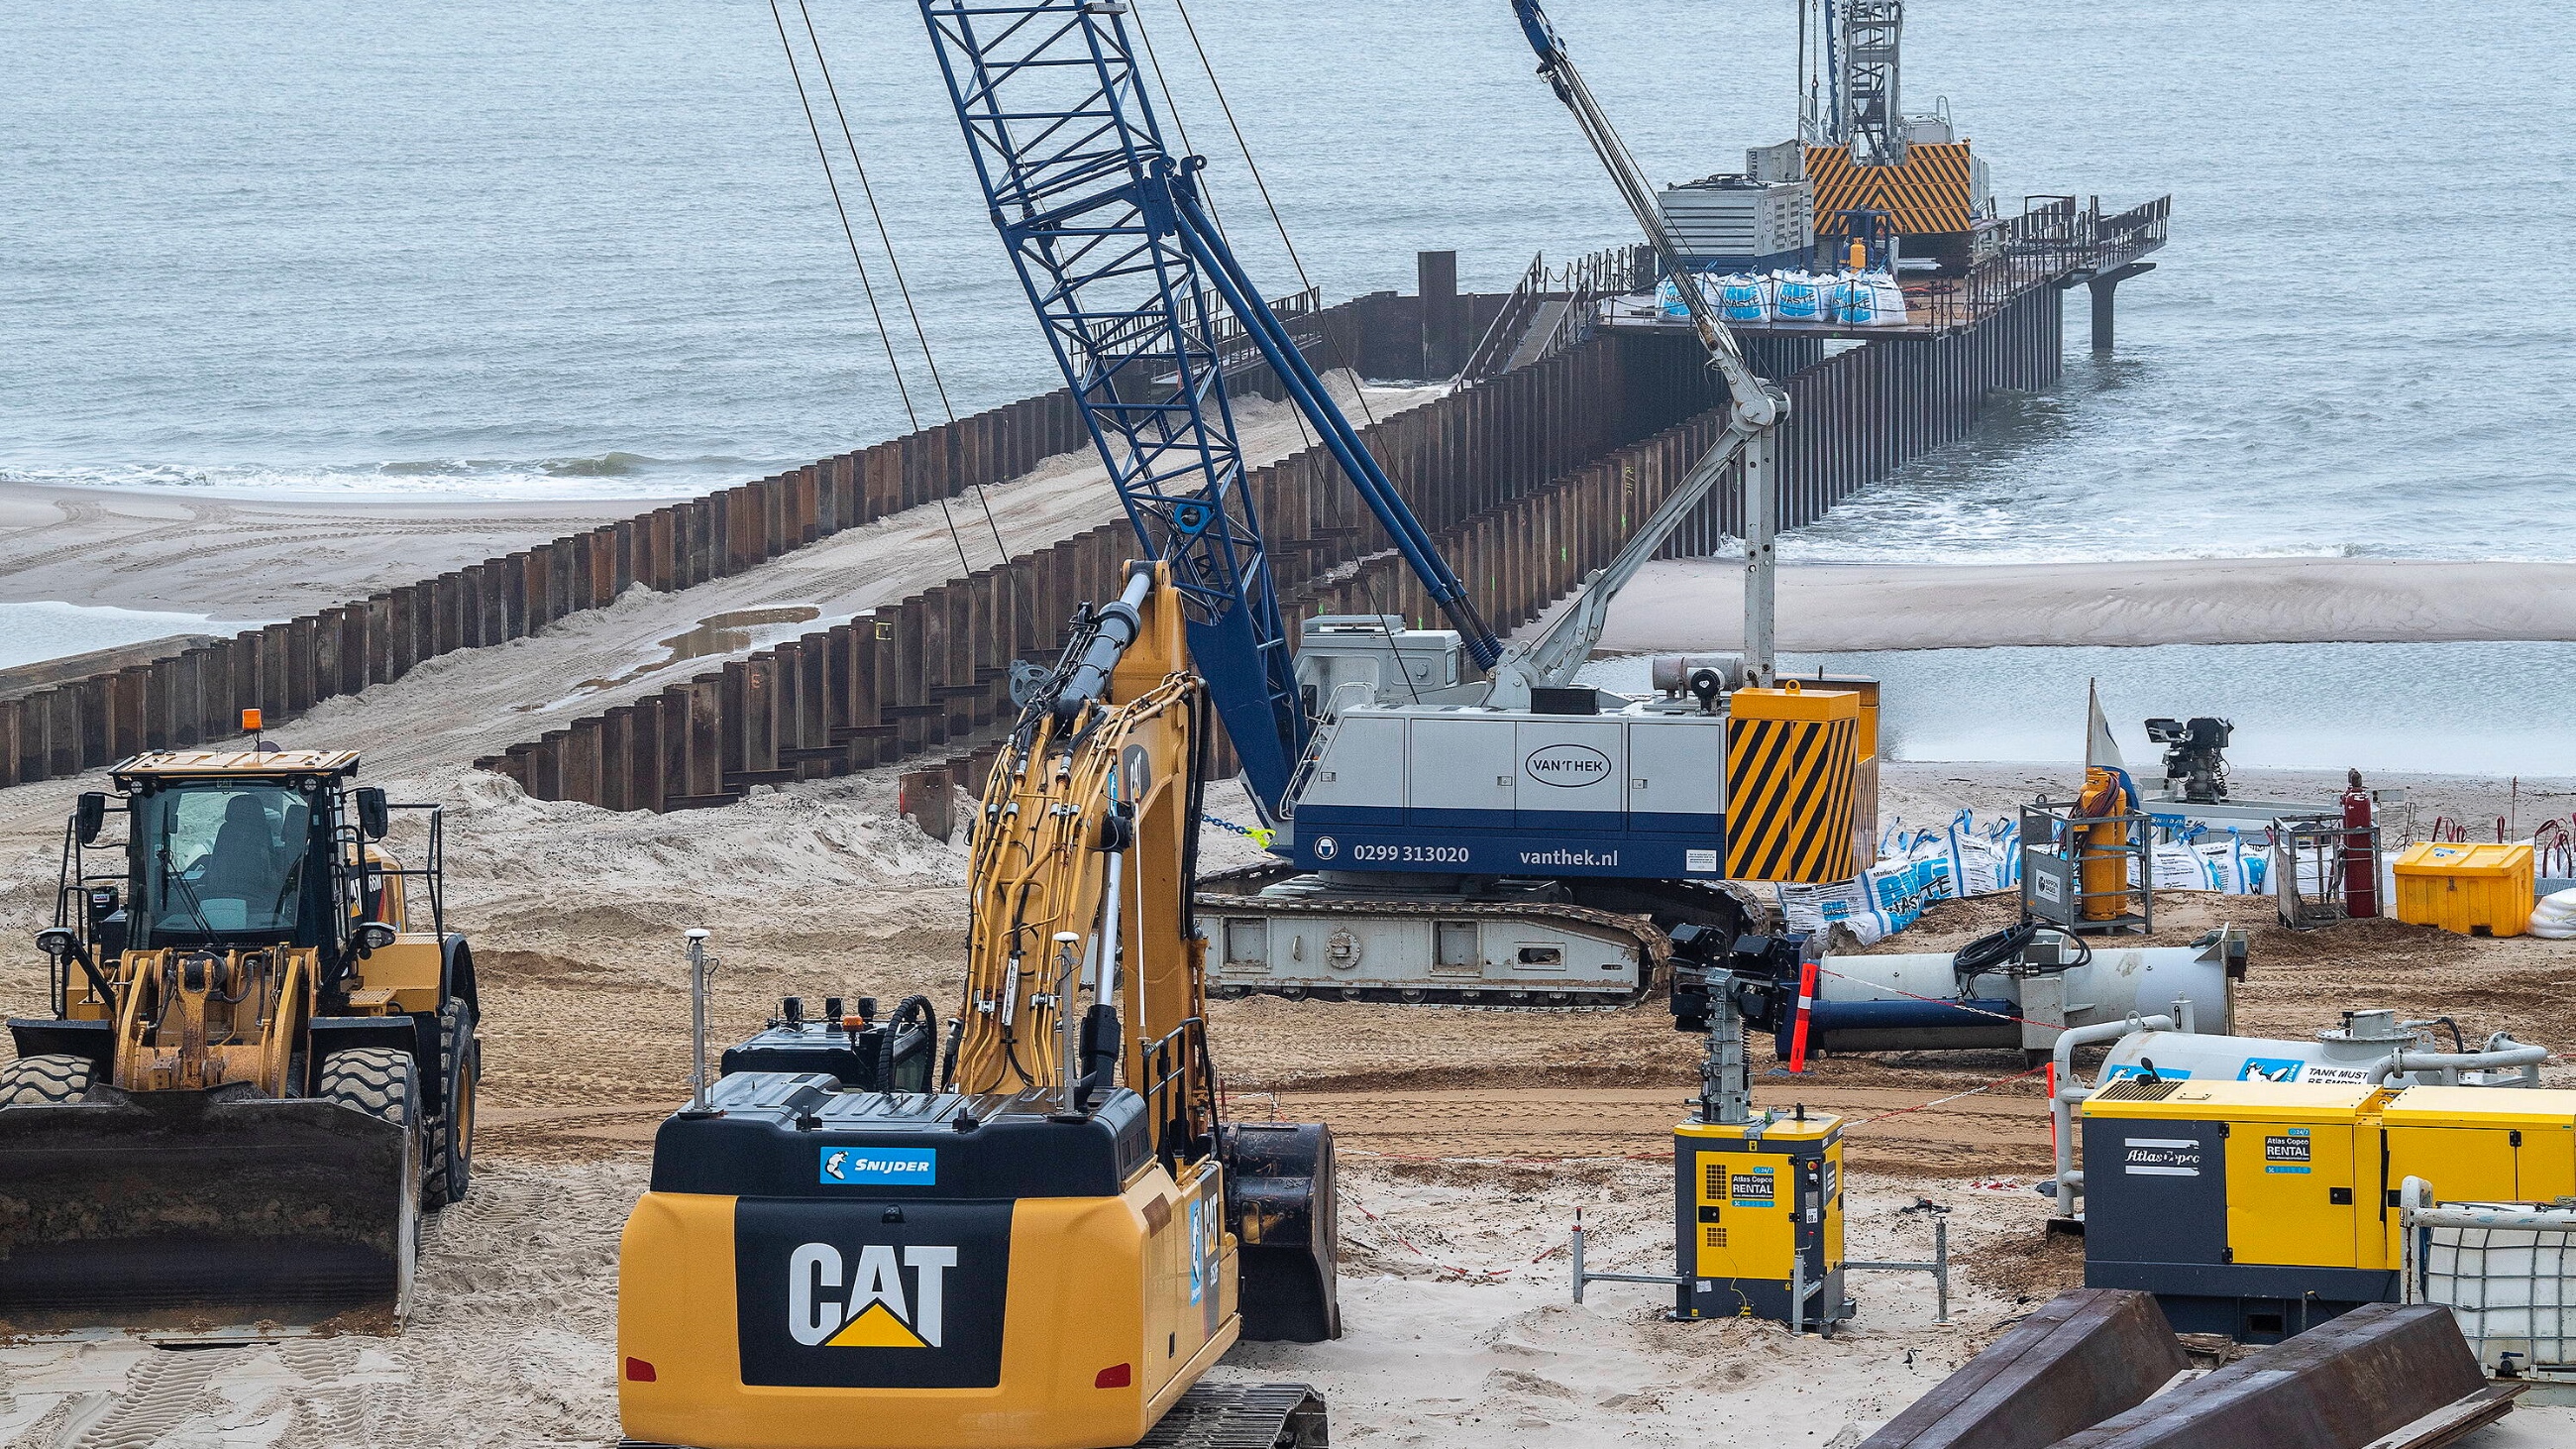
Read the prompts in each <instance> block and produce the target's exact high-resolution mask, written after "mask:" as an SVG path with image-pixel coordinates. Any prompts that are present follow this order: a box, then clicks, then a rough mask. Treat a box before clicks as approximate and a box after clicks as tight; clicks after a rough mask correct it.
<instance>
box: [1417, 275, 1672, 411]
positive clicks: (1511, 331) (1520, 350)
mask: <svg viewBox="0 0 2576 1449" xmlns="http://www.w3.org/2000/svg"><path fill="white" fill-rule="evenodd" d="M1656 280H1657V274H1656V271H1655V264H1654V251H1653V249H1652V248H1650V247H1644V246H1628V247H1605V248H1603V249H1602V250H1600V251H1597V252H1593V253H1590V254H1589V255H1586V256H1581V257H1577V258H1575V259H1574V260H1573V261H1571V262H1568V263H1566V264H1565V265H1564V266H1562V267H1550V266H1548V264H1547V256H1546V254H1545V253H1540V254H1539V255H1536V256H1533V257H1531V258H1530V264H1529V266H1528V268H1527V269H1525V270H1524V271H1523V272H1522V273H1521V279H1520V281H1519V283H1518V284H1517V285H1515V286H1514V287H1513V288H1512V291H1511V295H1509V296H1508V297H1505V298H1504V299H1503V305H1502V309H1501V310H1500V311H1498V312H1496V313H1495V314H1494V320H1493V321H1492V322H1491V323H1489V324H1487V325H1486V327H1485V330H1484V333H1483V335H1482V336H1480V337H1478V338H1477V339H1476V346H1475V348H1474V349H1473V350H1472V351H1470V352H1469V353H1468V354H1467V365H1466V366H1465V367H1463V368H1461V369H1460V370H1459V373H1458V380H1459V381H1460V382H1461V383H1466V384H1473V383H1478V382H1483V381H1485V380H1487V379H1489V378H1494V377H1499V376H1501V375H1502V374H1503V373H1505V372H1508V371H1510V370H1511V369H1512V368H1513V367H1514V366H1515V365H1518V366H1522V367H1526V366H1529V365H1530V364H1532V363H1538V362H1544V361H1546V360H1547V359H1548V358H1551V357H1554V356H1555V355H1556V354H1558V353H1560V352H1563V351H1564V350H1566V349H1567V348H1569V347H1572V346H1574V345H1575V344H1577V343H1579V342H1581V341H1583V340H1584V339H1585V338H1587V337H1590V336H1591V335H1592V328H1593V323H1594V321H1595V320H1596V318H1597V315H1598V313H1599V312H1600V310H1601V302H1602V300H1603V299H1604V298H1607V297H1616V296H1621V295H1624V294H1626V293H1629V292H1638V291H1644V290H1647V289H1649V288H1651V287H1653V286H1654V285H1655V283H1656ZM1551 303H1562V304H1563V305H1562V306H1561V307H1560V308H1559V309H1558V311H1557V313H1556V316H1555V318H1554V319H1553V320H1546V312H1547V309H1548V306H1549V304H1551ZM1540 326H1544V327H1545V328H1546V329H1547V330H1546V333H1545V334H1544V335H1543V336H1533V332H1532V329H1533V328H1535V327H1540Z"/></svg>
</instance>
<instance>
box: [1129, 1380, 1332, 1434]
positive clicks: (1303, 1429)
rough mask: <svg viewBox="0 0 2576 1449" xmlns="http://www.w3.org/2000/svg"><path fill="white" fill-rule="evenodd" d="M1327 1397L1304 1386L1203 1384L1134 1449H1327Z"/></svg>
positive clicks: (1156, 1425) (1195, 1386) (1155, 1426)
mask: <svg viewBox="0 0 2576 1449" xmlns="http://www.w3.org/2000/svg"><path fill="white" fill-rule="evenodd" d="M1325 1429H1326V1424H1325V1418H1324V1400H1323V1396H1322V1395H1320V1394H1317V1393H1316V1392H1315V1390H1314V1389H1313V1388H1312V1387H1310V1386H1308V1385H1306V1384H1241V1383H1211V1382H1206V1381H1202V1382H1200V1383H1197V1384H1194V1385H1192V1386H1191V1387H1190V1391H1189V1392H1188V1393H1185V1394H1183V1395H1181V1397H1180V1401H1179V1402H1178V1403H1175V1404H1173V1405H1172V1408H1171V1412H1169V1413H1167V1414H1165V1415H1163V1417H1162V1420H1161V1421H1160V1422H1159V1423H1157V1424H1155V1425H1154V1427H1153V1428H1152V1429H1149V1430H1147V1431H1146V1434H1145V1437H1144V1438H1142V1439H1139V1440H1137V1441H1136V1449H1324V1446H1325V1444H1326V1443H1327V1442H1328V1441H1327V1440H1326V1438H1325Z"/></svg>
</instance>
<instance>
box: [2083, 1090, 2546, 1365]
mask: <svg viewBox="0 0 2576 1449" xmlns="http://www.w3.org/2000/svg"><path fill="white" fill-rule="evenodd" d="M2082 1130H2083V1143H2084V1201H2085V1236H2084V1252H2085V1279H2084V1281H2085V1284H2086V1286H2088V1287H2094V1288H2139V1289H2145V1290H2148V1291H2150V1292H2153V1293H2154V1294H2155V1295H2156V1296H2157V1298H2158V1300H2159V1301H2160V1302H2162V1303H2163V1304H2164V1307H2165V1313H2166V1316H2167V1317H2168V1318H2170V1319H2171V1320H2172V1321H2173V1324H2174V1326H2175V1327H2176V1328H2177V1329H2179V1330H2181V1331H2183V1332H2211V1333H2225V1334H2228V1335H2230V1336H2233V1337H2236V1338H2239V1339H2242V1340H2245V1341H2248V1342H2270V1341H2275V1340H2278V1339H2280V1338H2283V1337H2286V1336H2288V1335H2290V1334H2294V1333H2297V1332H2300V1331H2301V1330H2302V1329H2304V1328H2306V1327H2308V1326H2310V1325H2312V1324H2314V1323H2316V1322H2320V1321H2322V1320H2324V1319H2326V1318H2330V1317H2333V1316H2334V1315H2336V1314H2338V1313H2341V1312H2343V1311H2345V1310H2346V1309H2349V1308H2352V1307H2355V1306H2358V1305H2359V1304H2363V1303H2380V1302H2396V1301H2399V1296H2400V1295H2399V1288H2400V1285H2399V1283H2398V1272H2399V1270H2400V1268H2401V1266H2402V1264H2403V1262H2404V1253H2403V1242H2402V1238H2401V1230H2400V1224H2399V1214H2398V1191H2399V1189H2400V1188H2402V1187H2403V1186H2404V1185H2405V1181H2406V1179H2407V1178H2409V1177H2419V1178H2422V1179H2424V1180H2425V1181H2426V1182H2428V1183H2430V1184H2431V1185H2432V1188H2433V1191H2434V1194H2435V1196H2436V1197H2438V1198H2440V1199H2442V1200H2445V1201H2455V1202H2460V1201H2476V1202H2512V1201H2543V1202H2545V1201H2548V1200H2550V1199H2552V1198H2555V1197H2557V1196H2560V1195H2562V1194H2567V1193H2571V1192H2576V1092H2565V1091H2538V1090H2530V1089H2522V1088H2499V1087H2407V1088H2404V1089H2403V1090H2397V1089H2392V1088H2388V1087H2374V1086H2366V1085H2358V1084H2345V1085H2328V1084H2316V1085H2311V1084H2304V1083H2281V1082H2264V1081H2245V1082H2215V1081H2195V1080H2182V1081H2161V1082H2159V1081H2150V1080H2146V1079H2143V1078H2139V1077H2124V1078H2122V1079H2120V1080H2118V1081H2115V1082H2111V1083H2108V1084H2106V1085H2104V1086H2102V1087H2100V1088H2098V1089H2096V1090H2095V1091H2094V1093H2093V1094H2092V1095H2091V1096H2090V1097H2088V1098H2086V1100H2085V1102H2084V1111H2083V1127H2082Z"/></svg>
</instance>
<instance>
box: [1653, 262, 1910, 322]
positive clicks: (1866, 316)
mask: <svg viewBox="0 0 2576 1449" xmlns="http://www.w3.org/2000/svg"><path fill="white" fill-rule="evenodd" d="M1693 275H1694V278H1695V280H1696V281H1697V282H1698V284H1699V289H1700V295H1701V296H1702V297H1704V298H1706V299H1707V300H1708V301H1709V302H1710V303H1711V304H1712V305H1714V306H1715V307H1716V308H1717V315H1718V316H1719V317H1720V318H1721V319H1723V320H1725V321H1728V322H1745V323H1762V322H1822V323H1833V324H1836V325H1839V326H1844V327H1885V326H1897V325H1901V324H1903V323H1904V322H1905V320H1906V312H1905V289H1904V288H1902V287H1899V286H1898V285H1897V284H1896V279H1895V278H1894V277H1892V276H1889V275H1888V274H1887V273H1885V272H1829V273H1826V274H1824V275H1822V276H1817V275H1813V274H1810V273H1807V272H1801V271H1785V272H1772V273H1770V274H1768V275H1760V274H1756V273H1752V272H1730V273H1728V274H1727V275H1725V276H1722V277H1721V276H1716V275H1713V274H1710V273H1707V272H1699V273H1694V274H1693ZM1655 302H1656V305H1657V307H1658V308H1659V309H1660V310H1661V311H1662V313H1663V315H1665V316H1666V317H1671V318H1681V317H1686V316H1688V315H1690V313H1689V309H1688V308H1686V307H1685V306H1683V304H1682V294H1681V289H1680V287H1678V286H1677V285H1676V284H1675V283H1674V281H1673V279H1672V278H1670V277H1666V278H1664V280H1663V282H1662V284H1661V285H1660V286H1658V287H1657V288H1656V291H1655Z"/></svg>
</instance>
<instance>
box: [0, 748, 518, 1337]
mask: <svg viewBox="0 0 2576 1449" xmlns="http://www.w3.org/2000/svg"><path fill="white" fill-rule="evenodd" d="M357 767H358V757H357V756H356V755H355V754H354V753H350V752H347V751H316V750H285V751H281V750H273V749H269V748H266V747H265V746H264V745H260V746H256V747H254V748H253V749H250V750H240V751H154V752H150V753H146V754H143V755H138V756H135V757H133V758H132V759H129V760H127V761H125V762H123V763H122V764H119V765H118V766H116V767H115V768H114V769H113V770H111V771H110V781H111V783H112V785H113V787H114V788H113V790H112V791H99V792H92V793H89V794H85V795H83V796H81V797H80V800H79V802H78V805H77V806H76V808H75V810H74V812H73V815H72V818H71V820H70V822H69V823H68V824H67V826H66V828H65V832H64V841H63V864H62V876H61V880H60V883H59V887H58V891H57V896H56V911H55V921H54V924H53V925H52V926H51V927H50V928H48V929H46V930H44V931H41V932H39V933H38V935H37V938H36V944H37V947H38V949H39V950H41V951H42V952H43V953H44V955H45V956H46V958H47V962H48V966H49V970H50V978H51V979H50V987H51V1002H50V1004H51V1006H52V1015H51V1017H50V1018H29V1019H18V1018H13V1019H12V1020H10V1022H9V1032H10V1036H11V1039H12V1044H13V1045H14V1047H15V1049H16V1053H17V1056H16V1059H15V1060H14V1061H11V1062H9V1063H7V1064H6V1065H5V1066H0V1333H16V1334H30V1335H49V1334H73V1333H86V1332H93V1331H96V1330H99V1329H123V1330H127V1331H132V1332H137V1333H142V1334H145V1335H147V1336H157V1337H182V1338H185V1337H243V1336H267V1335H272V1334H276V1333H281V1332H295V1331H299V1330H305V1329H310V1328H312V1327H314V1326H315V1325H318V1324H321V1323H323V1322H325V1321H326V1320H338V1322H337V1323H336V1324H335V1325H334V1326H335V1327H352V1326H365V1325H367V1324H369V1323H373V1322H384V1323H387V1324H389V1323H390V1322H391V1321H392V1320H394V1319H398V1318H399V1317H400V1315H401V1313H402V1312H403V1309H404V1307H405V1306H406V1298H407V1294H408V1290H409V1285H410V1278H411V1269H412V1260H413V1254H414V1249H415V1245H416V1239H417V1230H418V1217H419V1213H420V1211H421V1210H422V1209H424V1208H429V1209H435V1208H437V1207H440V1206H443V1205H445V1204H446V1203H448V1202H452V1201H455V1200H456V1199H458V1198H460V1197H462V1196H463V1195H464V1193H465V1191H466V1188H467V1186H468V1183H469V1181H470V1173H471V1161H472V1134H473V1099H474V1088H475V1083H476V1079H477V1078H478V1077H479V1076H480V1075H481V1052H480V1048H479V1046H478V1044H477V1041H476V1036H475V1026H476V1019H475V1000H476V996H475V987H474V980H473V960H472V956H471V953H470V952H469V950H468V949H467V946H466V943H465V940H464V938H463V937H462V936H461V935H458V934H456V933H453V932H450V931H449V930H447V929H446V922H445V912H444V909H443V899H442V897H443V892H442V890H441V881H442V874H443V871H442V866H443V862H442V859H441V856H442V853H443V845H444V840H443V830H442V828H441V817H440V815H439V812H438V810H437V809H436V807H433V806H394V805H391V804H390V803H389V802H387V800H386V799H385V796H384V792H383V791H382V790H379V789H374V788H371V787H366V786H361V785H359V784H357V783H356V775H357ZM398 809H399V810H409V811H414V812H418V813H419V814H420V816H421V817H423V818H422V821H421V823H422V824H423V825H425V827H426V828H425V830H424V831H423V832H421V833H422V835H423V837H424V838H423V839H422V841H421V844H422V846H423V847H424V848H425V850H426V858H425V860H424V862H423V863H422V864H421V865H419V866H416V867H405V866H404V865H402V864H401V863H400V862H399V861H398V860H397V859H396V858H395V857H394V856H392V855H391V854H390V853H388V852H387V850H386V849H385V848H384V846H383V844H382V842H383V840H384V838H385V837H386V835H387V834H388V833H389V832H390V831H391V829H392V825H393V819H394V812H395V811H396V810H398ZM120 826H121V827H122V828H121V829H120V828H119V827H120ZM414 884H418V885H420V886H422V887H424V888H425V889H424V890H423V891H422V892H420V893H419V894H421V895H425V897H426V904H427V905H428V911H427V912H426V914H427V916H428V920H427V921H425V922H415V921H413V919H412V914H413V913H412V910H411V906H412V905H413V904H414V901H415V895H414V893H413V892H411V891H409V890H408V889H407V887H410V886H412V885H414ZM416 927H418V928H416Z"/></svg>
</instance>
